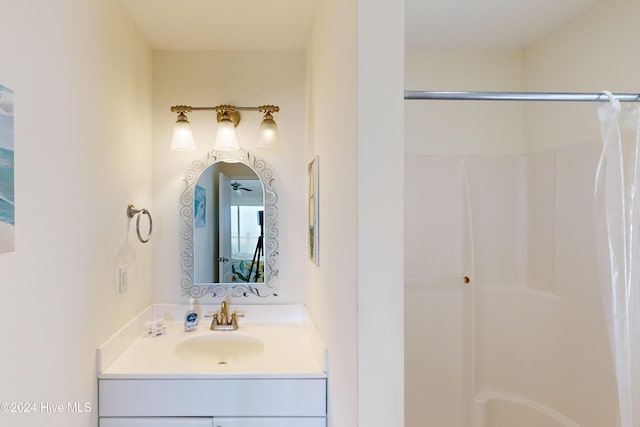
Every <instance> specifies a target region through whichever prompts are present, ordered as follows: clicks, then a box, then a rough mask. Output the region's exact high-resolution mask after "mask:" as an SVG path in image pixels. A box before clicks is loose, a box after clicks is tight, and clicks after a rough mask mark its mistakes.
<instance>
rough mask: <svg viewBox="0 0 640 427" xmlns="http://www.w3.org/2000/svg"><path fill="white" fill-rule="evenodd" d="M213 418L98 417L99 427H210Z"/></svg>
mask: <svg viewBox="0 0 640 427" xmlns="http://www.w3.org/2000/svg"><path fill="white" fill-rule="evenodd" d="M212 426H213V418H177V417H162V418H100V427H212Z"/></svg>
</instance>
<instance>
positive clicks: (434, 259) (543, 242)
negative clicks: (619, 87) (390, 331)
mask: <svg viewBox="0 0 640 427" xmlns="http://www.w3.org/2000/svg"><path fill="white" fill-rule="evenodd" d="M463 95H464V94H462V95H460V94H458V95H456V96H463ZM484 95H487V94H486V93H485V94H484ZM493 95H495V96H502V98H487V97H486V96H485V98H472V97H467V98H460V99H499V100H505V99H509V100H511V99H512V98H509V97H507V96H511V95H513V94H505V93H497V94H493ZM515 95H516V96H520V95H522V96H529V97H534V98H533V99H534V100H535V97H536V96H537V97H540V96H548V95H553V96H556V95H557V96H560V95H561V94H515ZM562 95H563V96H564V95H567V96H576V95H575V94H562ZM432 96H434V97H435V98H433V99H458V98H443V94H442V93H438V94H435V93H432ZM471 96H483V95H482V94H477V93H475V94H472V95H471ZM580 96H582V95H580ZM584 96H588V97H590V98H591V99H555V100H574V101H582V100H598V101H603V102H605V101H607V100H608V98H607V96H606V95H601V94H595V95H590V94H585V95H584ZM624 96H629V97H633V98H634V99H625V98H624ZM624 96H622V97H620V98H621V99H622V100H637V99H638V95H624ZM408 98H410V96H408ZM513 99H514V100H515V99H525V100H526V99H527V98H513ZM544 100H550V99H549V98H545V99H544ZM551 100H554V99H551ZM595 110H596V109H595V108H594V113H593V117H594V120H596V118H597V115H596V112H595ZM601 152H602V142H601V140H599V139H597V140H596V139H594V140H593V141H587V142H585V143H583V144H580V145H576V146H570V147H564V148H559V149H553V150H548V151H544V152H540V153H535V154H530V155H513V156H506V155H505V156H409V157H407V160H406V165H405V170H406V172H405V200H406V201H405V212H406V214H405V215H406V217H405V229H406V230H407V231H406V232H405V233H406V239H405V240H406V251H405V252H406V254H405V260H406V261H405V299H406V301H405V313H406V318H405V324H406V326H405V328H406V329H405V346H406V348H405V362H406V365H405V370H406V372H407V375H406V378H405V389H406V393H405V402H406V403H405V409H406V410H405V416H406V424H405V425H406V426H407V427H418V426H425V425H427V426H431V425H433V426H447V427H513V426H518V427H608V426H611V427H614V426H616V425H618V423H619V420H618V412H619V411H618V402H617V396H616V387H617V386H616V381H615V375H614V364H613V361H612V357H611V351H610V347H609V339H608V337H607V329H606V324H605V316H603V303H602V298H601V290H600V284H599V279H598V268H597V267H598V266H597V264H598V262H597V259H598V256H597V248H596V244H595V242H596V240H597V239H596V226H595V218H596V216H597V215H596V209H595V206H596V204H595V203H594V180H595V174H596V169H597V166H598V162H599V160H600V156H601ZM464 277H469V278H470V279H471V282H470V283H465V280H464ZM605 313H606V310H605ZM636 422H637V421H636ZM632 425H634V424H626V425H625V424H622V426H623V427H630V426H632Z"/></svg>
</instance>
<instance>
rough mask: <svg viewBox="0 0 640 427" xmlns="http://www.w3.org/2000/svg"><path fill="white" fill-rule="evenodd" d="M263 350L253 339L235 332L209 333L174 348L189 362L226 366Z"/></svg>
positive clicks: (251, 357)
mask: <svg viewBox="0 0 640 427" xmlns="http://www.w3.org/2000/svg"><path fill="white" fill-rule="evenodd" d="M263 350H264V345H263V344H262V342H261V341H260V340H258V339H256V338H254V337H251V336H248V335H242V334H238V333H235V332H211V334H207V335H198V336H195V337H192V338H186V339H184V340H183V341H182V342H180V344H178V345H177V347H176V354H177V355H178V356H179V357H181V358H182V359H185V360H189V361H191V362H200V363H206V364H214V365H226V364H229V363H237V362H241V361H243V360H249V359H253V358H254V357H256V356H259V355H260V354H261V353H262V351H263Z"/></svg>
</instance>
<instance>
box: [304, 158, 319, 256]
mask: <svg viewBox="0 0 640 427" xmlns="http://www.w3.org/2000/svg"><path fill="white" fill-rule="evenodd" d="M307 177H308V179H307V181H308V185H309V188H308V191H309V193H308V206H309V207H308V210H309V215H308V218H309V223H308V238H307V239H308V240H307V242H308V256H309V260H311V261H312V262H314V263H315V264H316V265H320V257H319V255H320V250H319V248H320V238H319V237H320V221H319V219H320V212H319V207H320V203H319V202H320V158H319V156H316V157H315V158H314V159H313V160H312V161H311V162H309V166H308V168H307Z"/></svg>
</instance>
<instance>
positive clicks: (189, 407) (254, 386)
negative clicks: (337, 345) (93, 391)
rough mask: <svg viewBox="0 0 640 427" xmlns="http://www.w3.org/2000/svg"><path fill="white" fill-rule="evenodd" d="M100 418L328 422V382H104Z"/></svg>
mask: <svg viewBox="0 0 640 427" xmlns="http://www.w3.org/2000/svg"><path fill="white" fill-rule="evenodd" d="M98 389H99V404H98V411H99V416H100V417H176V416H183V417H185V416H187V417H189V416H191V417H211V416H218V417H234V416H244V417H325V416H326V414H327V403H326V402H327V384H326V379H324V378H292V379H101V380H99V382H98Z"/></svg>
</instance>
